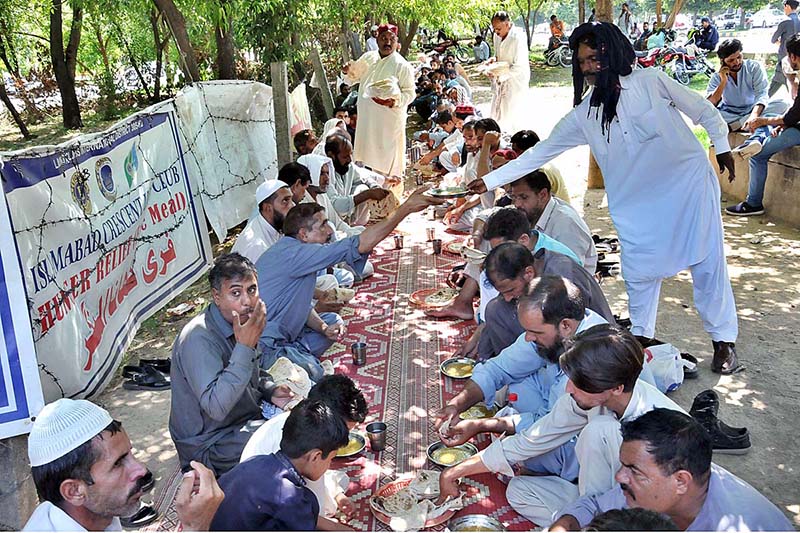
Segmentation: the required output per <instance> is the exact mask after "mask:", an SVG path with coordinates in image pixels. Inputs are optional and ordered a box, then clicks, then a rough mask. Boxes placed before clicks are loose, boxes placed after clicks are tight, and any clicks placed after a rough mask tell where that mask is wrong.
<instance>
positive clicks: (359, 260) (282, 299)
mask: <svg viewBox="0 0 800 533" xmlns="http://www.w3.org/2000/svg"><path fill="white" fill-rule="evenodd" d="M358 245H359V237H358V236H353V237H348V238H346V239H342V240H340V241H336V242H334V243H331V244H313V243H304V242H301V241H299V240H297V239H295V238H294V237H287V236H284V237H281V239H280V240H279V241H278V242H276V243H275V244H273V245H272V246H271V247H270V248H269V249H268V250H267V251H266V252H264V253H263V254H262V255H261V257H259V258H258V261H257V262H256V270H257V271H258V292H259V293H260V295H261V299H262V300H264V303H265V304H266V306H267V326H266V327H265V328H264V333H263V334H262V335H261V339H262V341H265V340H267V339H268V340H271V341H274V340H277V341H283V342H287V343H291V342H294V341H296V340H297V339H298V338H299V337H300V333H301V332H302V331H303V326H305V324H306V321H307V320H308V313H309V312H310V311H311V300H312V299H313V298H314V287H315V285H316V282H317V273H318V272H319V271H320V270H322V269H325V268H328V267H329V266H333V265H335V264H336V263H340V262H342V261H346V262H347V263H349V264H350V265H351V266H352V267H353V268H354V269H355V270H356V271H357V272H358V273H361V272H362V270H363V269H364V265H365V264H366V262H367V257H369V254H361V253H359V251H358ZM267 344H273V343H272V342H267Z"/></svg>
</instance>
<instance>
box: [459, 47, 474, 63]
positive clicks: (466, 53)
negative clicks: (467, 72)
mask: <svg viewBox="0 0 800 533" xmlns="http://www.w3.org/2000/svg"><path fill="white" fill-rule="evenodd" d="M455 53H456V59H458V60H459V61H460V62H461V63H466V62H467V61H469V60H470V59H472V52H471V51H470V50H468V49H467V47H466V46H462V45H460V44H459V45H456V51H455Z"/></svg>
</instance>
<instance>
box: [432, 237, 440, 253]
mask: <svg viewBox="0 0 800 533" xmlns="http://www.w3.org/2000/svg"><path fill="white" fill-rule="evenodd" d="M431 246H432V247H433V253H434V254H435V255H439V254H441V253H442V239H433V240H432V241H431Z"/></svg>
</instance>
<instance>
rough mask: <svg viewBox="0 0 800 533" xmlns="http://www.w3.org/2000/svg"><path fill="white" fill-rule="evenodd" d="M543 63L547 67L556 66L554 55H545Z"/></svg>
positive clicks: (556, 61) (556, 60)
mask: <svg viewBox="0 0 800 533" xmlns="http://www.w3.org/2000/svg"><path fill="white" fill-rule="evenodd" d="M544 62H545V63H546V64H547V66H549V67H555V66H558V59H556V55H555V54H554V53H547V54H545V55H544Z"/></svg>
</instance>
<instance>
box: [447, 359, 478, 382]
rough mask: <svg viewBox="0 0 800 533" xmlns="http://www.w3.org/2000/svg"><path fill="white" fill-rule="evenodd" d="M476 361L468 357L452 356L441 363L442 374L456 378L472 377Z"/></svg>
mask: <svg viewBox="0 0 800 533" xmlns="http://www.w3.org/2000/svg"><path fill="white" fill-rule="evenodd" d="M473 368H475V361H473V360H472V359H469V358H468V357H452V358H450V359H448V360H446V361H444V362H442V364H441V365H439V370H441V371H442V374H444V375H445V376H447V377H449V378H454V379H467V378H471V377H472V369H473Z"/></svg>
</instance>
